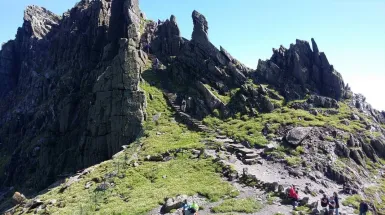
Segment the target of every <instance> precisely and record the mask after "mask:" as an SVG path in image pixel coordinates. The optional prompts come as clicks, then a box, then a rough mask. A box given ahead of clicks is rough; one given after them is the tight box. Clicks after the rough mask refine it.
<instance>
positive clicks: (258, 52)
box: [0, 0, 385, 110]
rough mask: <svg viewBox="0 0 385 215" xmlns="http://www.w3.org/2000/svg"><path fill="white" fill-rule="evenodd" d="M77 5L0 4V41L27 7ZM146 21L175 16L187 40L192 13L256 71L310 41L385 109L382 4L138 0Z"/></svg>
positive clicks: (69, 0)
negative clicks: (283, 50) (276, 51)
mask: <svg viewBox="0 0 385 215" xmlns="http://www.w3.org/2000/svg"><path fill="white" fill-rule="evenodd" d="M76 2H77V1H75V0H65V1H59V0H56V1H53V0H19V1H5V0H2V1H0V26H1V34H0V42H5V41H7V40H8V39H12V38H13V37H14V35H15V33H16V29H17V27H18V26H21V24H22V17H23V10H24V8H25V7H26V6H27V5H29V4H35V5H39V6H44V7H46V8H47V9H49V10H51V11H53V12H55V13H57V14H62V13H63V12H64V11H66V10H67V9H69V8H70V7H72V6H74V5H75V3H76ZM140 4H141V9H142V11H144V13H145V14H146V15H147V17H148V18H151V19H155V20H157V19H158V18H159V19H167V18H169V17H170V15H171V14H174V15H175V16H176V17H177V21H178V24H179V27H180V29H181V32H182V36H184V37H186V38H188V39H189V38H190V37H191V32H192V21H191V13H192V11H193V10H194V9H195V10H198V11H199V12H201V13H203V14H204V15H205V16H206V18H207V20H208V22H209V37H210V40H211V42H212V43H214V44H215V45H216V46H218V47H219V45H222V46H223V47H224V48H226V49H227V50H228V51H229V52H230V53H231V54H232V55H233V56H234V57H236V58H237V59H239V60H240V61H241V62H243V63H245V64H246V65H248V66H250V67H253V68H255V67H256V66H257V62H258V59H260V58H261V59H267V58H270V56H271V54H272V48H273V47H274V48H277V47H279V45H281V44H282V45H284V46H285V47H289V45H290V43H294V42H295V39H297V38H298V39H303V40H308V41H310V38H312V37H314V38H315V40H316V42H317V43H318V47H319V49H320V50H321V51H324V52H325V53H326V55H327V57H328V58H329V61H330V62H331V63H332V64H333V65H334V67H335V68H336V69H337V70H338V71H339V72H340V73H341V74H342V75H343V77H344V80H345V82H347V83H349V84H350V85H351V87H352V88H353V91H354V92H356V93H362V94H364V95H365V96H366V97H367V100H368V101H369V102H370V103H371V104H372V105H373V106H374V107H375V108H377V109H382V110H385V96H384V94H385V21H384V20H385V1H384V0H361V1H358V0H323V1H315V0H301V1H299V0H291V1H286V0H276V1H267V0H265V1H255V0H240V1H233V0H231V1H230V0H209V1H208V0H184V1H181V0H140Z"/></svg>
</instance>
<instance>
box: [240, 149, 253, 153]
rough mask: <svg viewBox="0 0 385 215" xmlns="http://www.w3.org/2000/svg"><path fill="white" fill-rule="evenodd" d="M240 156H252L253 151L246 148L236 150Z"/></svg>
mask: <svg viewBox="0 0 385 215" xmlns="http://www.w3.org/2000/svg"><path fill="white" fill-rule="evenodd" d="M238 151H239V152H240V153H242V154H254V153H255V150H252V149H248V148H241V149H239V150H238Z"/></svg>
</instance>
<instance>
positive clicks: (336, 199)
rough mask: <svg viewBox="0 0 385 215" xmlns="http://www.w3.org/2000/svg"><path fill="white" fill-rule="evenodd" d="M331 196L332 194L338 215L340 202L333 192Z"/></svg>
mask: <svg viewBox="0 0 385 215" xmlns="http://www.w3.org/2000/svg"><path fill="white" fill-rule="evenodd" d="M333 194H334V203H335V205H336V207H335V211H336V215H339V212H338V209H339V208H340V200H339V199H338V194H337V192H334V193H333Z"/></svg>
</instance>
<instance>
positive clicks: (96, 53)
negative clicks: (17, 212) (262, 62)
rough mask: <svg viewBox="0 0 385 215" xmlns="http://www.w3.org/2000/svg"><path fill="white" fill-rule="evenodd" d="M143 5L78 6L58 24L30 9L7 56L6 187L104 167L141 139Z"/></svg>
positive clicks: (2, 119) (2, 117) (0, 128)
mask: <svg viewBox="0 0 385 215" xmlns="http://www.w3.org/2000/svg"><path fill="white" fill-rule="evenodd" d="M140 22H141V19H140V10H139V7H138V2H137V1H136V0H130V1H124V0H115V1H106V0H102V1H88V0H83V1H81V2H79V3H78V4H77V5H76V6H75V7H74V8H73V9H71V10H70V11H68V12H66V13H65V14H63V16H62V17H59V16H57V15H55V14H53V13H51V12H50V11H48V10H46V9H44V8H41V7H37V6H29V7H28V8H27V9H26V10H25V15H24V24H23V27H21V28H19V30H18V32H17V35H16V39H15V40H12V41H9V42H8V43H6V44H5V45H4V46H3V47H2V49H1V52H0V82H1V83H0V84H1V87H0V98H1V100H2V102H1V105H0V142H1V143H2V144H1V145H0V150H1V151H2V152H3V153H4V154H5V155H6V156H8V158H9V159H8V163H7V165H6V168H5V174H2V176H1V182H3V183H4V185H21V186H24V187H27V188H32V189H38V188H42V187H45V186H47V185H49V184H50V183H52V182H54V181H55V180H56V179H57V178H58V176H59V175H60V174H62V173H66V172H68V173H71V172H74V171H76V170H78V169H80V168H84V167H86V166H89V165H92V164H96V163H99V162H101V161H103V160H106V159H108V158H110V157H111V156H112V155H113V154H114V153H116V152H118V151H119V150H120V148H121V146H122V145H126V144H129V143H130V142H132V141H133V140H134V139H135V138H136V137H137V135H138V134H139V133H140V131H141V122H142V120H143V115H144V114H143V108H144V107H143V106H144V101H145V98H144V94H143V92H141V91H140V89H139V88H138V84H139V80H140V78H139V77H140V72H141V70H142V66H143V63H144V62H143V60H141V59H140V57H139V56H140V55H142V54H143V53H141V51H140V50H139V28H140Z"/></svg>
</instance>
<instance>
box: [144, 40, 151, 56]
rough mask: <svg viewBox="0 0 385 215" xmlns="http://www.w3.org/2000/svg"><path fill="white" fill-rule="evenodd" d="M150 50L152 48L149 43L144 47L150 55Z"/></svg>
mask: <svg viewBox="0 0 385 215" xmlns="http://www.w3.org/2000/svg"><path fill="white" fill-rule="evenodd" d="M150 48H151V46H150V44H149V43H147V44H146V45H145V46H144V50H145V51H146V52H147V54H149V53H150Z"/></svg>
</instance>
